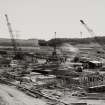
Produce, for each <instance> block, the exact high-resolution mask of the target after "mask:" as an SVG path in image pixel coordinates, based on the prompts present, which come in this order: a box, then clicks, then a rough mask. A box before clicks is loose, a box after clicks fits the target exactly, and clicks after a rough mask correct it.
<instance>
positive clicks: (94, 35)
mask: <svg viewBox="0 0 105 105" xmlns="http://www.w3.org/2000/svg"><path fill="white" fill-rule="evenodd" d="M80 22H81V23H82V25H83V26H84V27H85V28H86V30H87V31H88V32H89V33H90V35H91V36H92V37H94V40H95V42H97V43H98V44H99V45H100V46H101V48H102V49H103V50H104V53H105V48H104V46H103V44H102V43H101V42H100V41H99V40H98V38H97V37H96V34H95V33H94V31H93V30H92V29H90V28H89V27H88V26H87V24H86V23H85V22H84V21H83V20H80Z"/></svg>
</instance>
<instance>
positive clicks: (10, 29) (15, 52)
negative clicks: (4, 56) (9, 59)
mask: <svg viewBox="0 0 105 105" xmlns="http://www.w3.org/2000/svg"><path fill="white" fill-rule="evenodd" d="M5 17H6V21H7V26H8V30H9V33H10V36H11V41H12V46H13V52H14V54H15V55H16V54H17V46H16V42H15V39H14V35H13V31H12V27H11V23H10V22H9V19H8V15H7V14H5Z"/></svg>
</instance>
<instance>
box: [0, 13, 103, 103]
mask: <svg viewBox="0 0 105 105" xmlns="http://www.w3.org/2000/svg"><path fill="white" fill-rule="evenodd" d="M5 18H6V22H7V27H8V30H9V33H10V38H11V41H10V43H11V47H8V48H5V47H1V48H0V94H4V96H0V97H4V100H5V102H7V101H8V100H9V103H8V102H7V104H5V103H4V101H3V99H2V98H0V102H1V103H0V105H23V104H24V105H104V104H105V101H104V100H105V49H104V47H105V46H104V45H103V44H101V43H99V41H98V39H97V38H96V37H95V34H94V31H93V30H92V29H90V28H89V27H88V25H87V24H86V23H85V22H84V21H83V20H80V22H81V24H82V25H83V26H84V28H85V29H86V30H87V32H88V33H89V34H90V35H91V36H93V40H94V42H95V43H93V42H91V43H90V44H77V45H70V44H68V43H63V45H62V46H57V45H56V43H55V44H54V45H53V47H50V46H46V47H45V46H40V45H38V46H37V48H35V47H32V50H25V49H23V48H22V47H20V44H19V43H18V41H17V39H15V38H14V34H13V31H12V27H11V23H10V22H9V19H8V15H7V14H6V15H5ZM56 34H57V33H56V32H55V33H54V36H55V37H54V40H55V42H56V40H57V39H56ZM6 96H8V97H6ZM21 99H22V100H21ZM34 99H37V100H34ZM25 100H26V101H25ZM96 100H98V101H96ZM14 103H15V104H14Z"/></svg>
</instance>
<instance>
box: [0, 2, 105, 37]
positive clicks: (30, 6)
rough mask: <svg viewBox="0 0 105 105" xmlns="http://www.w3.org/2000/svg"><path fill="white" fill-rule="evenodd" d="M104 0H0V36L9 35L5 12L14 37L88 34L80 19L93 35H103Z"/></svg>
mask: <svg viewBox="0 0 105 105" xmlns="http://www.w3.org/2000/svg"><path fill="white" fill-rule="evenodd" d="M104 10H105V0H0V15H1V16H0V37H4V38H9V37H10V35H9V33H8V28H7V26H6V20H5V16H4V14H8V17H9V20H10V22H11V24H12V28H13V31H14V33H17V34H18V38H44V39H50V38H52V37H54V32H57V37H68V38H71V37H80V31H81V32H83V35H82V37H88V36H90V35H89V34H88V32H87V31H86V29H85V28H84V27H83V26H82V24H81V23H80V22H79V21H80V19H83V20H84V21H85V22H86V23H87V24H88V26H89V27H90V28H92V29H93V30H94V32H95V33H96V34H97V35H102V36H104V35H105V22H104V20H105V13H104Z"/></svg>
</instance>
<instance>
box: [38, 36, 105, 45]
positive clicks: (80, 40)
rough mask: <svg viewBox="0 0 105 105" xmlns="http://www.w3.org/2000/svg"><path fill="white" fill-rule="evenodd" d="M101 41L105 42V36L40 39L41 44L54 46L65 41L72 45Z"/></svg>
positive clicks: (101, 42)
mask: <svg viewBox="0 0 105 105" xmlns="http://www.w3.org/2000/svg"><path fill="white" fill-rule="evenodd" d="M91 42H93V43H100V44H105V37H104V36H103V37H94V38H72V39H69V38H56V39H51V40H49V41H45V40H41V41H39V45H41V46H54V45H57V46H59V45H61V44H63V43H70V44H72V45H76V44H89V43H91Z"/></svg>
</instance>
